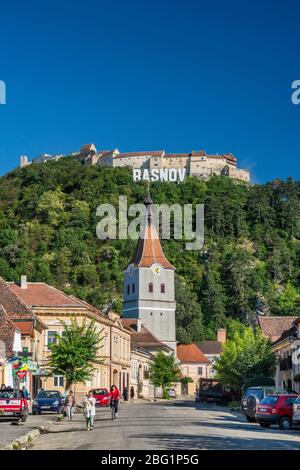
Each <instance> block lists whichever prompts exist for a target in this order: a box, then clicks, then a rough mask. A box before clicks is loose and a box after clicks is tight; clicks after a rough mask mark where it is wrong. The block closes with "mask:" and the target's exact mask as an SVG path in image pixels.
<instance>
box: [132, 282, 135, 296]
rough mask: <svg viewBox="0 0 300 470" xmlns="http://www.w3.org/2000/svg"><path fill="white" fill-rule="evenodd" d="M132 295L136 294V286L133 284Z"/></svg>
mask: <svg viewBox="0 0 300 470" xmlns="http://www.w3.org/2000/svg"><path fill="white" fill-rule="evenodd" d="M132 293H133V294H134V293H135V284H132Z"/></svg>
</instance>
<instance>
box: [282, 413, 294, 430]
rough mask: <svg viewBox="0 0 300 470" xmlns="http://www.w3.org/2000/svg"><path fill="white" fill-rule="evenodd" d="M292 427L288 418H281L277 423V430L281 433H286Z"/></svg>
mask: <svg viewBox="0 0 300 470" xmlns="http://www.w3.org/2000/svg"><path fill="white" fill-rule="evenodd" d="M291 427H292V421H291V419H290V418H289V417H288V416H283V418H281V419H280V421H279V428H280V429H282V431H288V430H289V429H291Z"/></svg>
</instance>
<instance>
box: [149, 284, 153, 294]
mask: <svg viewBox="0 0 300 470" xmlns="http://www.w3.org/2000/svg"><path fill="white" fill-rule="evenodd" d="M148 291H149V292H150V293H151V294H152V293H153V284H152V282H149V286H148Z"/></svg>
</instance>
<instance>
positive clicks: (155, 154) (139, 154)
mask: <svg viewBox="0 0 300 470" xmlns="http://www.w3.org/2000/svg"><path fill="white" fill-rule="evenodd" d="M163 153H164V150H154V151H151V150H149V151H144V152H125V153H121V152H120V153H118V154H117V155H115V158H120V157H143V156H147V155H149V156H153V157H161V156H162V155H163Z"/></svg>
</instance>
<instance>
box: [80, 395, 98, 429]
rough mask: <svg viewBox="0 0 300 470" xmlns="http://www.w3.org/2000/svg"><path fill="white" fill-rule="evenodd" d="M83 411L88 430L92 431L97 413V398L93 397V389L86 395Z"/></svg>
mask: <svg viewBox="0 0 300 470" xmlns="http://www.w3.org/2000/svg"><path fill="white" fill-rule="evenodd" d="M83 413H84V415H85V419H86V428H87V431H92V430H93V429H94V419H95V415H96V399H95V398H94V397H93V394H92V392H91V391H90V392H89V393H88V394H87V395H86V397H85V400H84V411H83Z"/></svg>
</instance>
